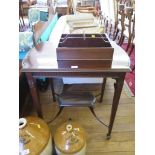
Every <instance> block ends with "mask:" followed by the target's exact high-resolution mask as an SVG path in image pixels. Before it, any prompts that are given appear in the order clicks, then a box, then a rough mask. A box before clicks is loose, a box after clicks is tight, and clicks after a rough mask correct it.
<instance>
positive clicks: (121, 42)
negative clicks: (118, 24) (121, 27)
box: [120, 36, 125, 46]
mask: <svg viewBox="0 0 155 155" xmlns="http://www.w3.org/2000/svg"><path fill="white" fill-rule="evenodd" d="M124 39H125V36H123V37H122V40H121V41H120V46H122V44H123V42H124Z"/></svg>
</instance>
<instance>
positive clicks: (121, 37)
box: [118, 30, 124, 45]
mask: <svg viewBox="0 0 155 155" xmlns="http://www.w3.org/2000/svg"><path fill="white" fill-rule="evenodd" d="M123 33H124V30H121V36H120V39H119V41H118V45H120V43H121V41H122V39H123Z"/></svg>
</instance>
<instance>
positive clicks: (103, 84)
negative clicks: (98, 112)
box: [100, 77, 107, 103]
mask: <svg viewBox="0 0 155 155" xmlns="http://www.w3.org/2000/svg"><path fill="white" fill-rule="evenodd" d="M106 81H107V78H106V77H105V78H103V82H102V87H101V97H100V103H101V102H102V101H103V95H104V90H105V85H106Z"/></svg>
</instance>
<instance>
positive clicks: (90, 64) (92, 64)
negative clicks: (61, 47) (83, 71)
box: [58, 60, 112, 69]
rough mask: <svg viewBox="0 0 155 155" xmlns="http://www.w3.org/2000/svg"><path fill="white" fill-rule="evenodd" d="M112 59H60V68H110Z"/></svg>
mask: <svg viewBox="0 0 155 155" xmlns="http://www.w3.org/2000/svg"><path fill="white" fill-rule="evenodd" d="M111 63H112V60H104V61H103V60H58V67H59V68H90V69H91V68H110V67H111Z"/></svg>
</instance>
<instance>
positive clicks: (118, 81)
mask: <svg viewBox="0 0 155 155" xmlns="http://www.w3.org/2000/svg"><path fill="white" fill-rule="evenodd" d="M125 74H126V73H125V72H107V71H100V72H98V71H97V70H96V71H95V70H92V71H89V72H86V71H85V72H83V71H82V70H79V71H78V72H76V71H75V72H74V70H73V71H72V72H70V71H69V70H67V69H66V70H65V71H59V70H56V71H52V72H47V71H46V70H45V71H43V72H42V71H39V70H38V72H29V73H26V75H27V79H28V83H29V87H30V91H31V95H32V98H33V103H34V106H35V109H36V110H37V113H38V116H39V117H43V114H42V111H41V105H40V102H39V99H38V95H37V89H36V86H35V85H34V82H33V77H40V76H44V77H112V78H115V79H116V89H115V92H114V98H113V103H112V110H111V115H110V123H109V128H108V134H107V136H108V137H107V138H110V135H111V132H112V127H113V123H114V119H115V115H116V111H117V107H118V104H119V99H120V95H121V91H122V87H123V83H124V77H125Z"/></svg>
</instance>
